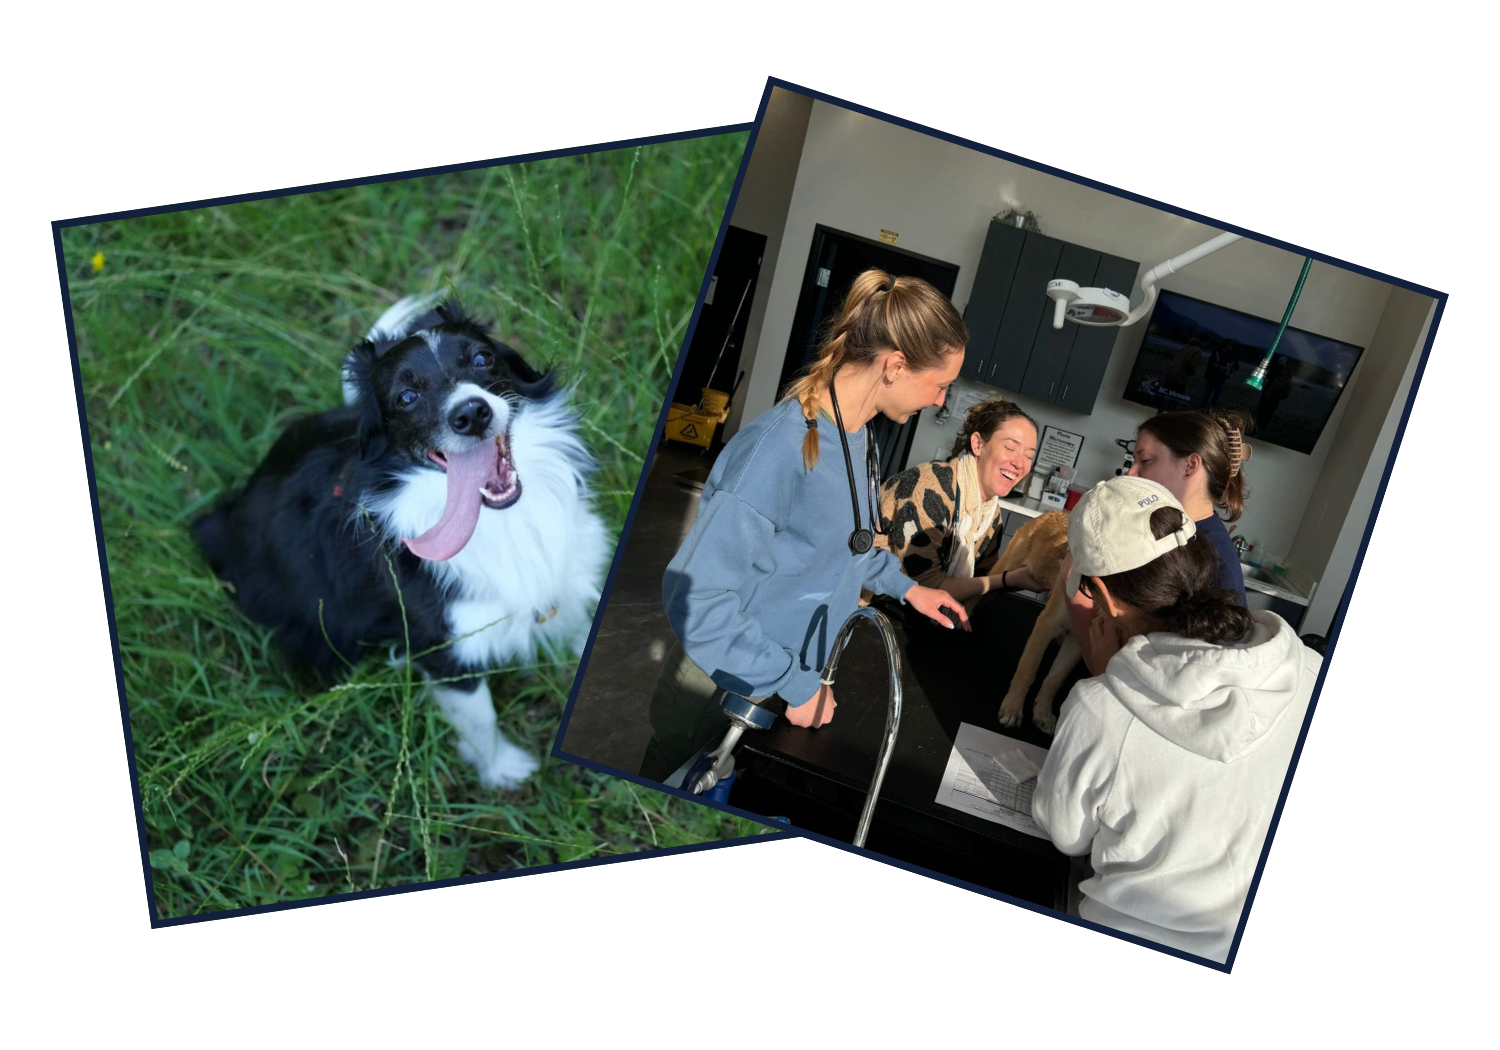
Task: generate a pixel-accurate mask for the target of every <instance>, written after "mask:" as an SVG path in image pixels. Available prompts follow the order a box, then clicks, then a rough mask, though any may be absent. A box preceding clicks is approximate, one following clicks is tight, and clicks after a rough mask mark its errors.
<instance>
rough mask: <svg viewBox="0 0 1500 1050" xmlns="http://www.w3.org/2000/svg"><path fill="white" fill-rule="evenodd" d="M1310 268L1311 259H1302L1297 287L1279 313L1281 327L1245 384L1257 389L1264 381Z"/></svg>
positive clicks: (1295, 307)
mask: <svg viewBox="0 0 1500 1050" xmlns="http://www.w3.org/2000/svg"><path fill="white" fill-rule="evenodd" d="M1311 269H1312V259H1311V258H1307V259H1303V260H1302V275H1301V276H1300V277H1298V278H1297V287H1296V288H1294V289H1292V298H1291V301H1290V302H1288V303H1287V304H1286V313H1284V314H1282V315H1281V327H1280V328H1278V329H1276V338H1275V339H1272V340H1271V348H1270V349H1269V350H1267V351H1266V356H1265V357H1263V358H1261V359H1260V364H1258V365H1256V366H1255V371H1253V372H1251V373H1250V378H1249V379H1247V380H1245V385H1246V386H1248V387H1251V388H1252V389H1255V390H1259V389H1260V388H1261V387H1262V385H1264V383H1265V379H1266V369H1268V368H1270V367H1271V358H1273V357H1275V356H1276V347H1277V346H1278V345H1280V343H1281V333H1282V332H1285V331H1286V325H1287V322H1288V321H1290V320H1291V319H1292V311H1293V310H1295V309H1297V298H1298V297H1299V296H1300V295H1301V294H1302V286H1303V285H1304V284H1306V283H1307V271H1308V270H1311Z"/></svg>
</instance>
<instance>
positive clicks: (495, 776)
mask: <svg viewBox="0 0 1500 1050" xmlns="http://www.w3.org/2000/svg"><path fill="white" fill-rule="evenodd" d="M458 757H459V758H461V759H463V760H464V761H465V762H467V763H469V765H471V766H473V767H474V769H475V771H476V772H477V773H478V774H479V782H480V783H481V784H483V785H484V786H485V787H487V788H514V787H520V786H521V785H522V784H523V783H525V782H526V778H527V777H529V776H531V774H533V773H535V772H536V770H537V767H538V766H539V765H541V762H540V760H538V759H537V758H535V757H534V756H532V755H531V754H530V753H528V752H526V751H523V750H522V749H521V748H519V747H517V746H516V745H515V744H512V743H511V742H510V741H509V740H506V739H505V737H503V736H501V735H500V734H498V733H497V734H495V741H494V743H493V745H492V746H491V747H490V749H489V754H487V755H481V754H480V753H479V749H478V748H476V747H475V746H474V745H473V744H471V743H470V742H469V741H467V740H460V741H459V744H458Z"/></svg>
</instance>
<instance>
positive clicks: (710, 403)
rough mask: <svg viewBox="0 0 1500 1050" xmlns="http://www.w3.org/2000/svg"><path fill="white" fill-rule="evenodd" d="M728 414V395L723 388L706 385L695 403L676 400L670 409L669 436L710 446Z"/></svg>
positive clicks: (692, 443)
mask: <svg viewBox="0 0 1500 1050" xmlns="http://www.w3.org/2000/svg"><path fill="white" fill-rule="evenodd" d="M728 418H729V395H728V394H726V393H724V392H722V391H720V390H710V389H709V388H708V387H704V388H703V396H702V397H701V398H700V399H699V400H698V404H696V405H684V404H682V403H681V402H678V401H673V402H672V407H671V408H670V409H669V410H668V412H667V437H669V438H671V439H672V440H673V441H681V442H682V443H684V444H687V445H698V446H701V447H702V448H708V446H709V445H711V444H712V443H713V440H714V431H715V430H717V429H718V427H719V425H720V424H721V423H723V422H724V421H725V420H726V419H728Z"/></svg>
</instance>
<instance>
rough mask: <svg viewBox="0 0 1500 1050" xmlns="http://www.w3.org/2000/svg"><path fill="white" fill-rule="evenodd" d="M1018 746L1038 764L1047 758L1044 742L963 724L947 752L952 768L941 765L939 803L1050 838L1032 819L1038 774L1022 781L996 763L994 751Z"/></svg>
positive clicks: (1031, 833)
mask: <svg viewBox="0 0 1500 1050" xmlns="http://www.w3.org/2000/svg"><path fill="white" fill-rule="evenodd" d="M1018 748H1019V749H1020V750H1021V751H1022V752H1024V753H1025V754H1026V756H1027V757H1028V758H1030V759H1031V760H1032V761H1033V762H1035V763H1036V764H1037V765H1038V766H1041V764H1042V763H1043V762H1045V761H1046V759H1047V749H1046V748H1044V747H1037V746H1036V745H1035V744H1028V743H1026V742H1025V741H1022V740H1017V739H1015V738H1014V737H1008V736H1001V735H1000V734H999V733H994V732H991V731H990V730H988V729H980V728H979V727H978V726H975V725H970V724H969V723H967V722H963V723H961V724H960V725H959V727H958V737H957V738H956V739H955V740H954V741H953V750H952V752H951V753H949V755H948V768H947V769H945V770H943V780H942V783H941V784H939V785H938V796H937V801H938V804H939V805H942V806H951V807H953V808H954V809H961V810H963V811H964V812H965V813H972V814H974V816H976V817H981V818H983V819H984V820H989V821H993V822H994V823H996V824H1004V825H1005V826H1006V827H1010V828H1014V829H1016V830H1017V831H1022V832H1025V833H1026V834H1028V835H1035V836H1036V837H1037V838H1041V839H1044V838H1047V837H1048V835H1047V833H1046V832H1045V831H1043V830H1042V829H1041V827H1040V826H1039V825H1038V824H1037V822H1036V821H1034V820H1032V819H1031V792H1032V789H1033V788H1035V787H1036V779H1035V778H1034V777H1033V778H1031V779H1028V780H1025V781H1023V782H1022V783H1019V784H1018V783H1016V781H1015V780H1014V779H1013V778H1012V777H1011V775H1010V774H1009V773H1007V772H1006V771H1005V770H1004V769H1002V768H1000V766H998V765H996V764H995V758H996V756H998V755H1002V754H1005V753H1006V752H1009V751H1015V750H1016V749H1018Z"/></svg>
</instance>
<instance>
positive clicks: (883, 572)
mask: <svg viewBox="0 0 1500 1050" xmlns="http://www.w3.org/2000/svg"><path fill="white" fill-rule="evenodd" d="M967 341H968V330H967V328H965V326H964V323H963V319H962V318H960V317H959V315H958V311H957V310H955V309H954V308H953V304H952V303H950V302H949V301H948V300H947V299H946V298H945V297H944V296H943V295H942V294H941V293H940V292H938V291H937V290H936V289H935V288H933V287H932V286H931V285H929V284H928V283H926V282H925V281H921V280H918V279H917V278H913V277H896V278H893V277H891V276H890V275H888V274H886V273H885V272H884V271H881V270H867V271H865V272H864V273H862V274H860V276H859V277H857V278H856V279H855V281H854V283H853V285H852V286H851V287H850V289H849V293H848V295H847V296H846V297H845V299H844V303H843V306H842V308H841V310H840V312H839V315H838V317H837V319H836V320H835V322H834V324H833V327H832V328H831V329H829V331H828V334H827V336H826V338H825V339H824V341H823V344H822V346H821V347H820V348H819V351H818V353H817V356H816V358H815V360H814V362H813V364H812V366H811V367H810V368H809V370H808V374H807V375H805V376H803V377H802V378H800V379H798V380H797V381H796V382H794V383H793V384H791V386H790V387H789V388H788V390H787V392H786V395H785V397H784V399H783V400H782V401H781V402H780V403H779V404H778V405H776V407H774V408H772V409H771V410H770V411H768V412H766V413H764V414H762V415H761V416H759V417H757V418H756V419H755V420H753V421H752V422H750V423H749V424H747V425H746V426H745V427H744V428H742V429H741V430H740V432H739V433H738V434H736V435H735V436H734V438H733V439H732V440H731V441H730V442H729V443H728V444H727V445H725V446H724V451H723V452H721V453H720V454H719V458H718V460H717V462H715V464H714V468H713V470H712V472H711V473H710V474H709V477H708V481H707V483H706V484H705V485H704V487H703V495H702V497H701V499H700V501H699V505H698V518H697V520H696V521H695V522H694V524H693V527H692V529H691V531H690V532H689V533H688V535H687V538H686V539H685V540H684V541H683V543H682V546H681V548H679V549H678V551H677V555H676V557H674V558H673V559H672V562H671V564H670V565H669V566H668V567H667V573H666V576H665V577H664V579H663V581H662V597H663V600H664V602H665V605H666V611H667V617H668V619H669V621H670V622H671V624H672V629H673V630H674V631H675V632H676V634H677V637H678V640H679V644H678V645H677V646H676V647H674V648H673V650H672V651H671V652H670V653H669V654H667V656H666V659H665V662H664V666H663V668H662V672H661V675H660V677H659V678H658V679H657V684H656V691H655V693H654V694H653V696H652V699H651V727H652V730H653V733H654V735H653V737H652V739H651V742H650V744H649V745H648V746H647V749H646V755H645V758H644V759H643V761H642V764H641V773H642V775H644V776H649V777H651V778H653V779H655V780H665V779H667V778H668V777H669V776H671V774H672V773H673V772H674V771H675V770H676V769H677V768H678V767H679V766H680V765H682V764H683V763H684V762H686V761H687V760H688V759H690V758H692V757H693V755H695V754H696V753H697V752H698V751H699V750H700V749H701V748H702V747H704V746H705V745H706V744H708V743H709V742H711V741H712V740H714V739H715V738H716V737H718V736H719V735H721V734H722V733H723V731H724V728H725V724H726V722H725V719H724V716H723V714H722V713H721V711H720V709H719V704H720V702H721V700H722V699H723V696H724V693H725V692H726V691H727V692H732V693H736V694H738V695H740V696H744V697H748V698H752V699H757V700H759V699H765V698H769V697H771V696H773V695H776V696H779V697H781V698H782V699H783V700H785V701H786V704H787V710H786V717H787V720H788V721H789V722H791V723H792V724H793V725H796V726H803V727H808V728H816V727H817V726H821V725H825V724H827V722H828V721H829V720H830V719H831V718H832V717H833V711H834V707H835V706H836V705H835V703H834V698H833V690H832V689H831V688H830V687H828V686H825V685H823V684H822V683H821V681H820V677H821V673H822V669H823V665H824V663H825V662H826V660H827V657H828V651H827V650H828V646H829V645H831V644H832V642H833V639H834V636H835V635H836V634H837V633H838V630H839V628H840V627H841V626H843V623H844V621H845V620H846V619H847V618H848V617H849V616H851V615H852V614H853V613H854V612H855V610H856V609H857V608H858V607H859V599H860V592H861V590H862V589H863V590H869V591H872V592H874V593H876V594H887V595H890V596H892V597H895V598H900V599H902V600H904V601H906V602H907V603H909V604H910V605H911V606H912V607H913V608H915V609H916V610H917V611H918V612H920V613H921V614H923V615H924V616H928V617H931V618H933V619H934V620H937V619H938V618H939V617H941V618H942V621H945V622H951V624H952V625H955V626H958V627H961V628H963V629H965V630H967V629H968V616H967V614H966V613H965V612H964V608H963V605H962V604H961V603H960V602H959V601H957V600H956V599H954V598H953V596H952V595H950V594H948V593H947V592H945V591H941V590H936V589H934V588H930V587H923V586H920V585H917V584H914V583H913V582H912V581H911V580H910V579H909V578H908V577H907V576H906V575H905V574H904V573H903V572H902V571H901V564H900V562H899V561H898V560H897V559H896V558H895V556H894V555H892V554H891V553H890V552H889V551H886V550H880V549H877V548H875V545H874V539H875V537H874V530H875V529H876V528H877V527H878V522H877V520H876V499H877V496H878V493H877V491H876V489H877V487H878V484H879V478H878V476H877V470H876V467H875V464H876V463H877V458H876V452H875V449H874V447H873V444H874V443H873V440H872V439H871V437H870V435H869V432H868V430H867V428H866V424H867V423H869V421H870V420H872V419H874V418H875V416H876V415H877V414H879V415H884V416H886V417H887V418H889V419H891V420H894V421H895V422H897V423H904V422H905V421H906V420H907V419H909V418H910V417H911V416H912V415H913V414H914V413H916V412H918V411H920V410H921V409H924V408H929V407H935V406H941V405H942V403H943V399H944V397H945V395H946V393H947V390H948V387H949V385H950V384H952V382H953V381H954V379H956V378H957V376H958V371H959V368H960V367H961V366H962V365H963V356H964V344H965V343H966V342H967ZM856 465H858V466H856ZM851 526H852V531H851Z"/></svg>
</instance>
